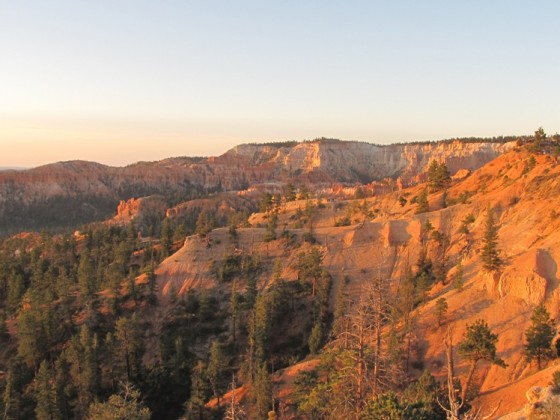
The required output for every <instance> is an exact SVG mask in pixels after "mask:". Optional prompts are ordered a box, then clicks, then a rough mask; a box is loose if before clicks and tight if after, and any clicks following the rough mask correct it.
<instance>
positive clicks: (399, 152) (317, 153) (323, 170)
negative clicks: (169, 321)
mask: <svg viewBox="0 0 560 420" xmlns="http://www.w3.org/2000/svg"><path fill="white" fill-rule="evenodd" d="M512 147H513V143H487V142H481V143H463V142H459V141H457V142H452V143H444V142H440V143H426V144H413V145H406V144H401V145H390V146H378V145H373V144H368V143H360V142H343V141H314V142H304V143H298V144H290V145H288V146H281V145H240V146H237V147H235V148H233V149H231V150H230V151H228V152H226V153H225V154H223V155H221V156H219V157H211V158H171V159H165V160H162V161H159V162H139V163H136V164H134V165H129V166H126V167H122V168H116V167H109V166H105V165H100V164H97V163H93V162H83V161H72V162H61V163H56V164H52V165H46V166H43V167H40V168H34V169H30V170H26V171H17V172H16V171H0V234H2V233H9V232H17V231H19V230H22V229H41V228H45V227H60V226H71V225H72V223H74V224H81V223H85V222H88V221H93V220H100V219H103V218H105V217H108V216H109V215H110V214H111V212H112V210H113V209H114V207H115V206H116V205H117V203H118V202H119V201H120V200H128V199H130V198H134V197H136V198H138V197H142V196H148V195H153V194H161V195H164V196H166V197H179V198H181V199H182V201H186V200H188V199H191V198H194V197H197V196H200V195H203V194H204V193H206V192H211V191H241V190H245V189H247V188H249V187H250V186H252V185H257V184H263V183H271V182H280V183H286V182H292V183H310V184H321V185H322V186H323V187H325V186H330V185H332V184H334V183H342V184H356V183H369V182H371V181H375V180H382V179H384V178H397V177H400V178H402V180H403V181H404V183H405V184H410V183H411V182H412V181H413V180H415V179H416V178H417V177H418V175H419V174H422V173H423V172H425V171H426V169H427V167H428V165H429V163H430V161H431V160H432V159H437V160H439V161H445V162H446V163H447V165H448V167H449V169H450V171H451V173H452V174H453V173H454V172H456V171H457V170H459V169H470V170H474V169H477V168H479V167H481V166H482V165H484V164H485V163H487V162H489V161H490V160H492V159H494V158H495V157H496V156H498V155H499V154H501V153H503V152H504V151H507V150H509V149H510V148H512ZM69 223H70V224H69Z"/></svg>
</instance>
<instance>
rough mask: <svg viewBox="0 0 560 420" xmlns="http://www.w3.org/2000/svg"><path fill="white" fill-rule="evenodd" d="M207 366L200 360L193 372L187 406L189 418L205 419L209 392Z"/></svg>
mask: <svg viewBox="0 0 560 420" xmlns="http://www.w3.org/2000/svg"><path fill="white" fill-rule="evenodd" d="M205 372H206V366H205V365H204V362H202V361H201V360H199V361H198V362H197V363H196V365H195V367H194V368H193V370H192V373H191V396H190V398H189V400H188V401H187V404H186V408H187V414H188V417H187V418H189V419H193V420H194V419H199V420H203V419H204V418H205V412H206V409H205V407H204V405H205V403H206V398H207V394H208V386H207V378H206V375H205Z"/></svg>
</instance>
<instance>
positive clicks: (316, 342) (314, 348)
mask: <svg viewBox="0 0 560 420" xmlns="http://www.w3.org/2000/svg"><path fill="white" fill-rule="evenodd" d="M322 346H323V323H322V322H321V321H320V320H319V321H317V322H316V323H315V325H314V326H313V328H312V329H311V335H310V336H309V352H310V353H311V354H317V353H318V352H319V350H321V347H322Z"/></svg>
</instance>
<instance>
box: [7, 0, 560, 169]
mask: <svg viewBox="0 0 560 420" xmlns="http://www.w3.org/2000/svg"><path fill="white" fill-rule="evenodd" d="M559 15H560V2H558V1H539V0H535V1H517V0H470V1H450V0H445V1H443V0H442V1H439V0H423V1H418V0H408V1H405V0H392V1H388V0H384V1H375V0H369V1H365V0H364V1H353V0H345V1H330V0H321V1H314V0H309V1H305V0H294V1H291V0H274V1H269V0H255V1H247V0H236V1H231V0H223V1H213V0H204V1H202V0H199V1H189V0H177V1H174V0H167V1H144V0H96V1H88V0H56V1H52V0H43V1H38V0H36V1H32V0H21V1H10V0H0V167H5V166H16V167H31V166H38V165H41V164H45V163H49V162H55V161H62V160H71V159H84V160H91V161H98V162H101V163H105V164H110V165H119V166H120V165H125V164H129V163H132V162H136V161H139V160H158V159H162V158H165V157H170V156H208V155H219V154H222V153H224V152H225V151H226V150H228V149H229V148H231V147H233V146H234V145H236V144H240V143H247V142H267V141H284V140H303V139H313V138H317V137H322V136H325V137H332V138H339V139H347V140H361V141H368V142H373V143H379V144H388V143H392V142H397V141H399V142H400V141H415V140H437V139H443V138H454V137H469V136H484V137H491V136H498V135H508V134H529V133H532V132H533V131H535V130H536V129H537V128H538V127H540V126H542V127H544V129H545V131H546V132H548V133H552V134H553V133H555V132H558V131H560V100H559V99H560V79H559V77H558V74H560V73H559V70H558V69H559V68H560V54H559V47H560V31H559V30H558V23H557V17H558V16H559Z"/></svg>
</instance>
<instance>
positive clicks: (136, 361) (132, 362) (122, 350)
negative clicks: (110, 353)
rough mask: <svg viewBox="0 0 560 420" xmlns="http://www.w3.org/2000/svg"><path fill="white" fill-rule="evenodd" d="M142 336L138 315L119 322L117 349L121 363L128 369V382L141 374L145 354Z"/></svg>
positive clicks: (116, 329)
mask: <svg viewBox="0 0 560 420" xmlns="http://www.w3.org/2000/svg"><path fill="white" fill-rule="evenodd" d="M142 335H143V334H142V330H141V329H140V324H139V322H138V319H137V318H136V314H134V315H132V317H131V318H125V317H122V318H119V319H118V320H117V323H116V326H115V339H116V342H117V346H116V348H117V351H118V353H119V359H120V363H124V366H125V367H126V377H127V379H128V380H132V379H135V378H137V377H138V375H139V374H140V368H141V365H142V356H143V354H144V343H143V340H142Z"/></svg>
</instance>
